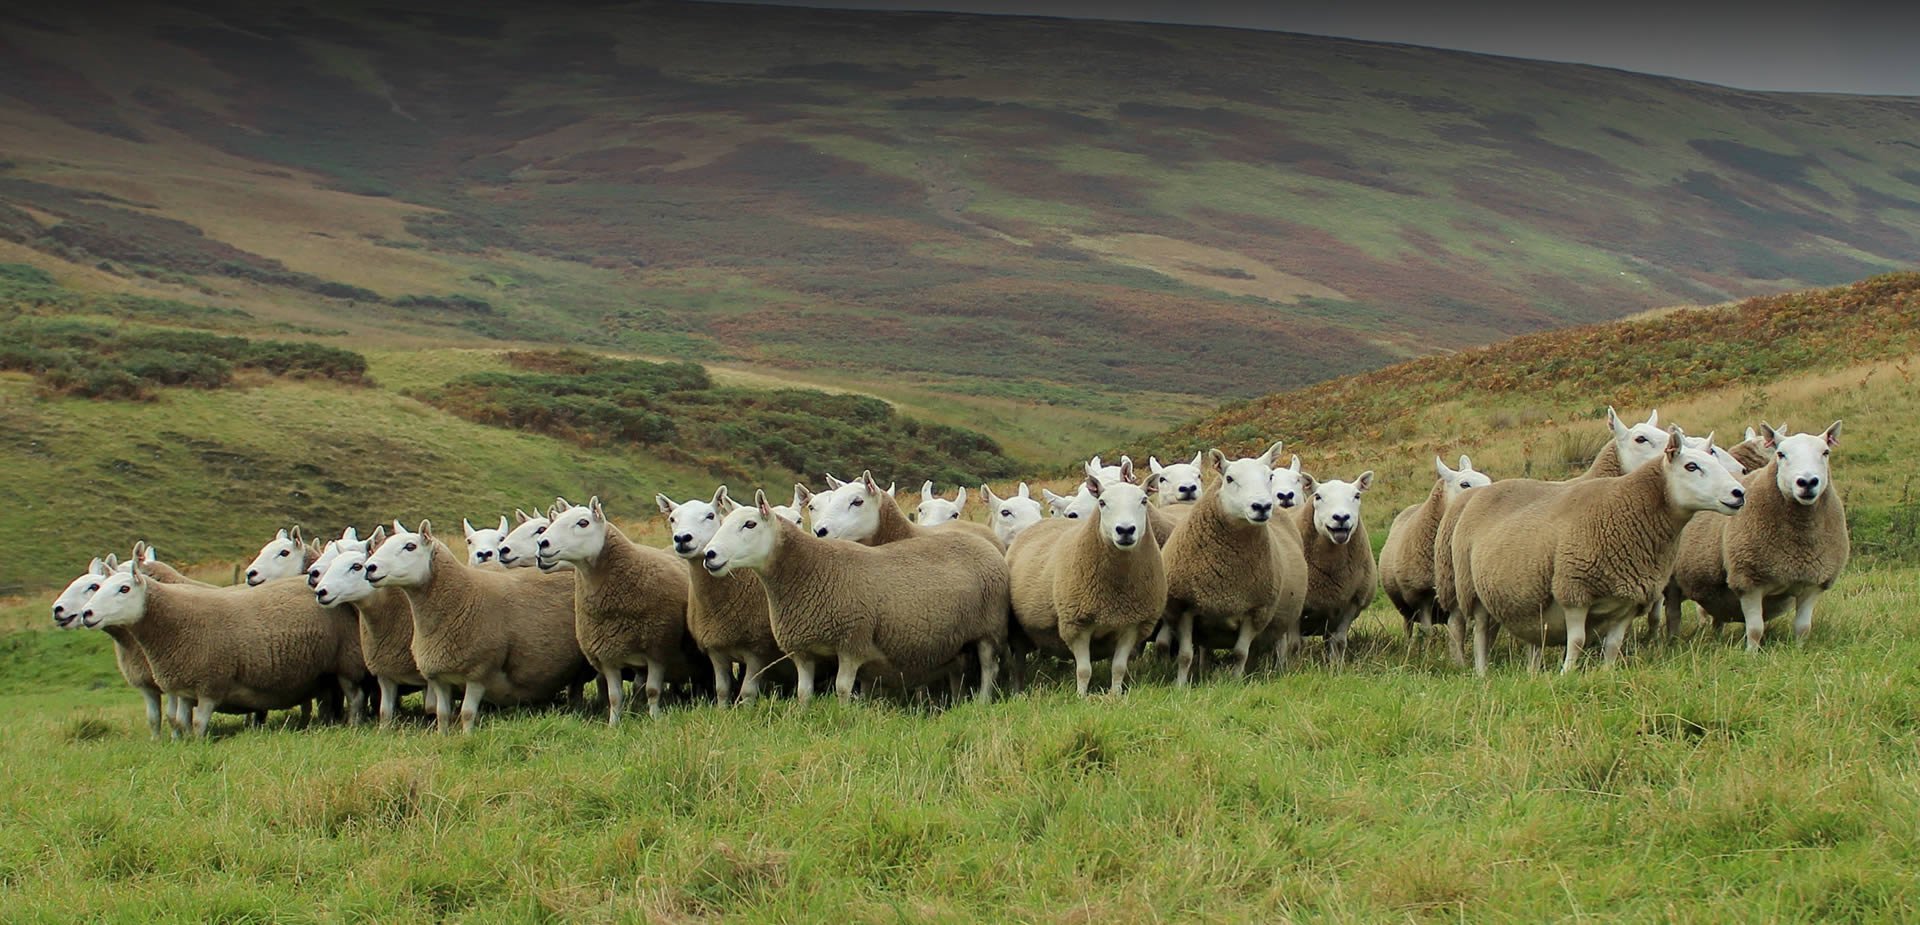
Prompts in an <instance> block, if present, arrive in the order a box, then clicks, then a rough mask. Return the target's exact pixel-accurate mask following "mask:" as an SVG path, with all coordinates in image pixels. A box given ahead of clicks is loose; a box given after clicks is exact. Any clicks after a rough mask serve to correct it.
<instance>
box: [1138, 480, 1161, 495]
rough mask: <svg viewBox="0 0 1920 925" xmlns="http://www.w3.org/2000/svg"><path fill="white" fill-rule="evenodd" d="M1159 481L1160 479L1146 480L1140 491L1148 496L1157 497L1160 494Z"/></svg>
mask: <svg viewBox="0 0 1920 925" xmlns="http://www.w3.org/2000/svg"><path fill="white" fill-rule="evenodd" d="M1161 481H1162V480H1161V479H1148V480H1147V484H1145V485H1142V486H1140V490H1141V491H1143V492H1146V493H1147V494H1148V495H1149V496H1152V495H1157V494H1159V493H1160V482H1161Z"/></svg>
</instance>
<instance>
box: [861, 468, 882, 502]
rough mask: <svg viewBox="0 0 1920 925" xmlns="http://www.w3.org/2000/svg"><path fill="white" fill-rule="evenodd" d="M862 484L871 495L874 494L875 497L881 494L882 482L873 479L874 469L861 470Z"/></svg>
mask: <svg viewBox="0 0 1920 925" xmlns="http://www.w3.org/2000/svg"><path fill="white" fill-rule="evenodd" d="M860 486H861V487H862V488H865V489H866V490H867V494H869V495H873V496H875V497H878V496H879V495H880V483H879V482H876V481H874V480H873V470H872V469H863V470H861V472H860Z"/></svg>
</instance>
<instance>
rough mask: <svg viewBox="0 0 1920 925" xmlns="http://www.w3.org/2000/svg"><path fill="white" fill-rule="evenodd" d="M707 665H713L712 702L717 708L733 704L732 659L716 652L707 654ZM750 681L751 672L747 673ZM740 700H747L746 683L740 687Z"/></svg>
mask: <svg viewBox="0 0 1920 925" xmlns="http://www.w3.org/2000/svg"><path fill="white" fill-rule="evenodd" d="M707 661H708V663H710V664H712V665H713V702H714V704H715V705H717V706H722V707H724V706H728V705H730V704H732V703H733V659H730V658H728V657H726V656H725V655H721V654H720V652H719V651H718V650H715V651H712V652H708V653H707ZM748 675H749V680H751V675H752V672H751V671H749V672H748ZM740 699H741V700H745V699H747V690H746V683H745V682H742V683H741V685H740Z"/></svg>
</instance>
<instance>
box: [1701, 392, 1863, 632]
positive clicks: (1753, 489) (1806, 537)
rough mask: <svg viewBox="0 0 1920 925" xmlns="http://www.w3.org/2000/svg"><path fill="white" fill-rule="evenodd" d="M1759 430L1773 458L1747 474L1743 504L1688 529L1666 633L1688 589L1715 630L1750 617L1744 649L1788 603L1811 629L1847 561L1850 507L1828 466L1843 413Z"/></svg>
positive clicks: (1801, 627) (1802, 626) (1796, 624)
mask: <svg viewBox="0 0 1920 925" xmlns="http://www.w3.org/2000/svg"><path fill="white" fill-rule="evenodd" d="M1759 437H1760V440H1759V442H1760V445H1761V446H1763V447H1765V448H1766V449H1768V450H1771V451H1772V452H1773V459H1771V460H1770V461H1768V463H1767V464H1766V465H1764V466H1761V467H1759V468H1758V469H1755V470H1754V471H1753V472H1752V473H1751V474H1750V475H1748V477H1747V478H1746V480H1745V482H1744V484H1745V487H1746V489H1747V504H1746V506H1745V507H1744V508H1742V509H1741V510H1740V512H1739V513H1737V514H1734V515H1733V516H1731V517H1718V516H1702V517H1697V518H1695V519H1694V521H1693V523H1690V524H1688V525H1687V529H1686V531H1685V533H1683V534H1682V539H1681V548H1680V556H1679V560H1678V562H1677V563H1676V564H1675V566H1674V575H1673V582H1672V583H1671V584H1669V585H1668V587H1667V600H1666V608H1667V632H1668V635H1674V634H1675V633H1677V631H1678V629H1679V622H1680V602H1681V599H1682V598H1686V599H1690V600H1692V601H1694V602H1695V603H1698V604H1699V605H1700V609H1701V611H1702V612H1703V613H1705V614H1706V615H1707V616H1708V617H1710V618H1712V620H1713V624H1712V625H1713V628H1714V630H1715V631H1718V630H1719V628H1720V627H1721V625H1723V624H1726V623H1745V624H1746V630H1747V632H1746V636H1747V649H1748V651H1753V650H1756V649H1758V648H1760V640H1761V637H1762V636H1764V635H1765V633H1766V621H1767V620H1768V619H1770V618H1772V617H1776V616H1779V615H1781V614H1784V613H1786V612H1787V611H1788V610H1789V609H1792V610H1793V612H1794V618H1793V633H1794V636H1795V637H1796V638H1798V639H1805V638H1806V637H1807V634H1808V633H1810V632H1811V631H1812V630H1813V607H1814V604H1815V603H1816V602H1817V601H1819V599H1820V595H1821V594H1823V593H1825V592H1826V591H1827V590H1828V589H1829V588H1832V587H1833V583H1834V581H1835V580H1836V579H1838V578H1839V576H1840V572H1841V570H1842V569H1844V568H1846V565H1847V554H1848V533H1847V515H1846V510H1845V507H1844V505H1843V504H1842V503H1841V500H1840V493H1839V492H1837V491H1834V490H1833V479H1832V475H1831V473H1830V471H1829V467H1828V464H1829V461H1830V458H1831V454H1832V452H1833V448H1834V447H1835V446H1838V445H1839V443H1840V422H1839V421H1835V422H1833V424H1832V425H1830V426H1829V427H1828V428H1827V429H1826V430H1825V431H1823V432H1821V433H1818V434H1794V435H1793V436H1787V433H1786V429H1785V428H1784V427H1782V428H1780V429H1777V430H1776V429H1774V428H1773V427H1770V426H1768V425H1767V424H1765V423H1764V422H1763V423H1762V424H1761V425H1760V435H1759Z"/></svg>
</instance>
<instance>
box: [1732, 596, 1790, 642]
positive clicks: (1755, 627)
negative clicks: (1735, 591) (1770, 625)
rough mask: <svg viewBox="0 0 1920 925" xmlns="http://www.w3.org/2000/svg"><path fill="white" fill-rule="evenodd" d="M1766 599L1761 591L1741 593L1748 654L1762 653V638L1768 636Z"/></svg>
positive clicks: (1741, 607) (1741, 608) (1741, 610)
mask: <svg viewBox="0 0 1920 925" xmlns="http://www.w3.org/2000/svg"><path fill="white" fill-rule="evenodd" d="M1766 598H1767V596H1766V595H1765V594H1764V593H1762V592H1760V591H1743V592H1741V593H1740V612H1741V613H1742V614H1744V615H1745V616H1746V618H1747V651H1748V652H1758V651H1760V637H1762V636H1765V635H1766V634H1767V614H1766V610H1765V605H1766V602H1767V600H1766ZM1796 620H1797V618H1796Z"/></svg>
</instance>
